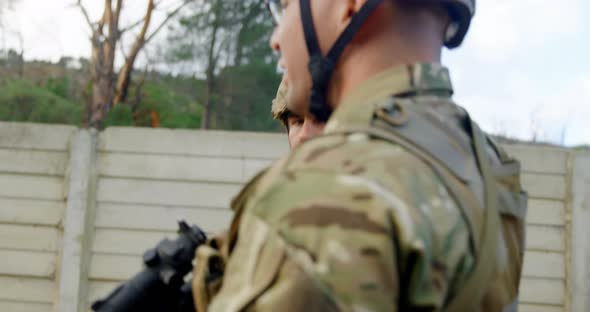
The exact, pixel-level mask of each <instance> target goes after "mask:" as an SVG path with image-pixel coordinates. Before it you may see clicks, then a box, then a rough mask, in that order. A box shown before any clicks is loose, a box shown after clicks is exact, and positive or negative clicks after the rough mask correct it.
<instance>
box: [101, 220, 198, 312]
mask: <svg viewBox="0 0 590 312" xmlns="http://www.w3.org/2000/svg"><path fill="white" fill-rule="evenodd" d="M178 227H179V229H178V238H176V240H173V241H171V240H169V239H164V240H162V241H160V242H159V243H158V245H156V247H155V248H152V249H148V250H147V251H146V252H145V253H144V255H143V263H144V264H145V269H143V271H141V272H139V273H137V274H136V275H135V276H134V277H133V278H131V279H130V280H128V281H127V282H125V283H123V284H121V285H119V287H117V288H116V289H115V290H114V291H113V292H111V293H110V294H109V295H108V296H107V297H106V298H104V299H101V300H97V301H95V302H94V303H93V304H92V306H91V308H92V310H93V311H97V312H123V311H142V312H145V311H179V312H180V311H182V312H185V311H187V312H188V311H190V312H194V311H196V309H195V307H194V304H193V297H192V290H191V286H190V284H189V283H185V282H184V276H185V275H187V274H188V273H189V272H190V271H191V270H192V268H193V265H192V261H193V259H194V257H195V250H196V249H197V247H198V246H199V245H201V244H203V243H205V242H206V240H207V237H206V235H205V233H204V232H203V231H202V230H201V229H200V228H199V227H198V226H196V225H193V226H189V225H188V224H187V223H186V222H185V221H182V220H181V221H179V222H178Z"/></svg>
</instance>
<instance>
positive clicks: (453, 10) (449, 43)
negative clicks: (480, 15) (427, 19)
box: [407, 0, 475, 49]
mask: <svg viewBox="0 0 590 312" xmlns="http://www.w3.org/2000/svg"><path fill="white" fill-rule="evenodd" d="M407 1H413V0H407ZM433 1H434V2H441V3H442V4H444V5H445V6H446V7H447V9H448V10H449V16H450V18H451V24H449V26H448V28H447V31H446V34H445V46H446V47H448V48H450V49H452V48H456V47H458V46H459V45H461V43H462V42H463V39H464V38H465V35H466V34H467V30H468V29H469V25H470V24H471V18H472V17H473V15H474V14H475V0H433Z"/></svg>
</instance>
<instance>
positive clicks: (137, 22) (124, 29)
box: [119, 18, 145, 34]
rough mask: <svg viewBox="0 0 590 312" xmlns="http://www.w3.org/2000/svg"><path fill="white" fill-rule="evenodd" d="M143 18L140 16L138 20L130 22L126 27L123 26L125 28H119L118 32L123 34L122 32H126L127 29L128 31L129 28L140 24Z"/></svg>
mask: <svg viewBox="0 0 590 312" xmlns="http://www.w3.org/2000/svg"><path fill="white" fill-rule="evenodd" d="M144 19H145V18H141V19H140V20H138V21H136V22H134V23H133V24H130V25H129V26H127V27H125V28H123V29H121V30H119V32H120V33H121V34H123V33H125V32H127V31H129V30H131V29H133V28H135V27H137V26H139V25H141V24H142V23H143V20H144Z"/></svg>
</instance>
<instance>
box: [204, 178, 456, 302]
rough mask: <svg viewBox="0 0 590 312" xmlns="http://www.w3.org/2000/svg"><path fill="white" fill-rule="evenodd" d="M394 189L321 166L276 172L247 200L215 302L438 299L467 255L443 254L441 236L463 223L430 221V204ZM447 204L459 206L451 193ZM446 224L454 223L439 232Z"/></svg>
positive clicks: (452, 238)
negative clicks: (263, 190)
mask: <svg viewBox="0 0 590 312" xmlns="http://www.w3.org/2000/svg"><path fill="white" fill-rule="evenodd" d="M414 186H416V185H414ZM435 189H436V190H437V191H440V190H439V189H438V188H436V187H435ZM390 190H391V188H390V187H388V186H386V185H383V183H379V181H375V180H372V179H367V178H365V177H354V176H347V175H335V174H330V173H323V172H315V171H306V172H301V173H296V174H293V175H288V176H286V177H285V178H284V179H282V180H280V181H278V182H277V183H276V185H275V186H274V187H272V188H271V189H270V190H269V191H268V193H267V194H265V195H264V196H262V197H260V198H258V199H256V200H253V201H252V203H251V204H250V206H249V207H247V213H245V215H244V216H243V219H242V223H241V225H240V232H239V236H238V240H237V243H236V246H235V248H234V250H233V252H232V254H231V256H230V257H229V260H228V263H227V266H226V272H225V275H224V280H223V286H222V288H221V291H220V293H219V294H218V296H217V297H216V298H215V299H214V301H213V303H212V305H211V307H210V310H211V311H243V310H255V311H306V312H308V311H403V310H404V309H403V308H400V307H403V306H404V305H412V306H415V305H419V306H431V307H432V306H434V307H436V306H441V305H442V303H443V302H444V299H445V298H444V297H445V294H446V293H447V291H446V290H447V288H446V287H447V285H448V284H449V281H450V279H451V278H452V277H453V275H454V274H453V273H452V272H456V271H458V270H461V269H460V266H461V262H462V261H463V260H464V258H465V257H463V255H464V253H462V252H457V253H456V254H455V255H453V259H450V258H449V257H447V259H437V257H438V256H436V255H435V253H437V254H438V253H440V250H441V247H444V246H438V245H437V244H438V243H439V242H443V241H446V242H447V243H448V242H449V240H450V241H455V242H456V243H458V244H462V243H463V241H464V240H466V234H465V228H463V227H462V226H463V225H462V224H459V225H457V224H455V225H451V226H448V225H449V224H451V223H452V222H447V223H446V224H447V225H445V226H438V227H433V226H432V223H431V222H432V219H431V217H432V216H434V215H433V214H426V211H425V210H424V209H429V208H428V207H419V206H418V205H420V203H418V202H416V201H415V200H412V198H411V197H412V196H411V195H410V194H409V193H408V194H406V192H405V191H404V190H402V191H401V192H400V193H399V194H396V193H393V192H391V191H390ZM400 194H401V195H400ZM437 198H438V200H439V201H441V203H442V204H449V203H444V202H443V198H442V196H438V197H437ZM428 200H429V202H431V201H432V200H433V198H428ZM435 204H436V203H435ZM429 205H430V206H433V205H432V203H430V204H429ZM454 208H455V209H456V207H454ZM441 209H444V210H445V211H447V212H448V209H451V210H453V207H452V203H451V205H450V206H448V205H447V207H444V206H442V205H441ZM446 217H447V218H448V217H449V216H448V215H446ZM453 217H454V216H453ZM455 219H457V220H459V221H457V222H459V223H461V222H460V218H455ZM443 227H444V228H447V229H448V230H446V232H445V234H444V237H440V238H439V239H437V236H439V235H440V233H437V231H439V230H441V228H443ZM446 248H448V246H447V247H446ZM444 254H445V253H440V255H441V257H442V255H444ZM446 255H447V256H449V254H448V253H446ZM400 298H406V299H403V300H401V299H400Z"/></svg>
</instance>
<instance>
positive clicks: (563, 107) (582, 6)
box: [0, 0, 590, 145]
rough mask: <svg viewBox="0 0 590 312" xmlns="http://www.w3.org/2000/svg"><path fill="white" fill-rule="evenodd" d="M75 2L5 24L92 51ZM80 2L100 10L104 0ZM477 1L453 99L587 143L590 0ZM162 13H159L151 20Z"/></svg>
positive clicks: (38, 54) (52, 54)
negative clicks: (73, 6)
mask: <svg viewBox="0 0 590 312" xmlns="http://www.w3.org/2000/svg"><path fill="white" fill-rule="evenodd" d="M0 1H3V0H0ZM169 1H171V2H170V5H172V1H174V0H169ZM74 2H75V0H21V3H20V4H18V5H17V6H15V8H14V10H13V11H12V12H9V13H8V14H7V16H6V17H5V20H4V24H6V25H8V26H9V28H10V29H12V30H14V31H19V32H21V33H22V34H23V37H24V47H25V58H26V59H29V60H30V59H46V60H52V61H57V60H59V58H60V57H61V56H63V55H68V56H74V57H80V56H83V57H88V56H89V54H90V46H89V45H90V44H89V41H88V36H89V31H88V26H87V25H86V23H85V22H84V19H83V18H82V15H81V14H80V12H79V10H78V9H77V8H72V7H70V5H71V4H72V3H74ZM146 2H147V1H146V0H129V1H126V3H128V8H127V10H126V11H124V16H123V23H125V22H129V21H135V20H136V19H137V18H138V17H140V14H141V13H142V12H143V11H144V10H145V9H144V7H145V3H146ZM83 3H85V5H87V6H88V10H89V11H90V12H95V13H96V14H94V16H96V17H98V15H99V14H100V4H101V3H102V1H97V0H85V1H83ZM477 5H478V8H477V13H476V17H475V19H474V21H473V24H472V28H471V30H470V32H469V34H468V38H467V40H466V41H465V43H464V45H463V46H462V47H461V48H459V49H456V50H453V51H446V52H445V54H444V57H443V63H444V64H445V65H447V66H449V67H450V69H451V77H452V79H453V83H454V86H455V90H456V93H455V94H456V96H455V98H456V100H457V102H458V103H459V104H460V105H462V106H464V107H465V108H467V110H469V112H470V113H471V114H472V115H473V116H474V118H475V119H476V120H477V121H479V123H480V124H481V125H482V127H483V128H484V129H486V130H488V131H491V132H494V133H501V134H505V135H509V136H513V137H517V138H521V139H530V138H531V137H532V136H533V134H536V135H537V137H540V138H541V139H544V140H547V141H551V142H554V143H560V142H561V141H562V140H563V141H564V143H565V144H566V145H577V144H590V62H589V61H588V60H587V58H588V56H590V1H587V0H559V1H557V0H479V1H478V3H477ZM162 17H163V13H157V14H156V16H155V20H156V22H157V21H159V20H161V19H162ZM153 24H156V23H153ZM0 36H2V34H1V33H0ZM163 37H165V34H164V33H162V34H160V39H163ZM5 46H6V47H16V48H18V40H17V39H16V37H15V36H14V35H11V34H10V32H8V33H5V35H4V36H2V38H0V49H1V48H2V47H5ZM261 105H262V104H261ZM562 138H564V139H562Z"/></svg>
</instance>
